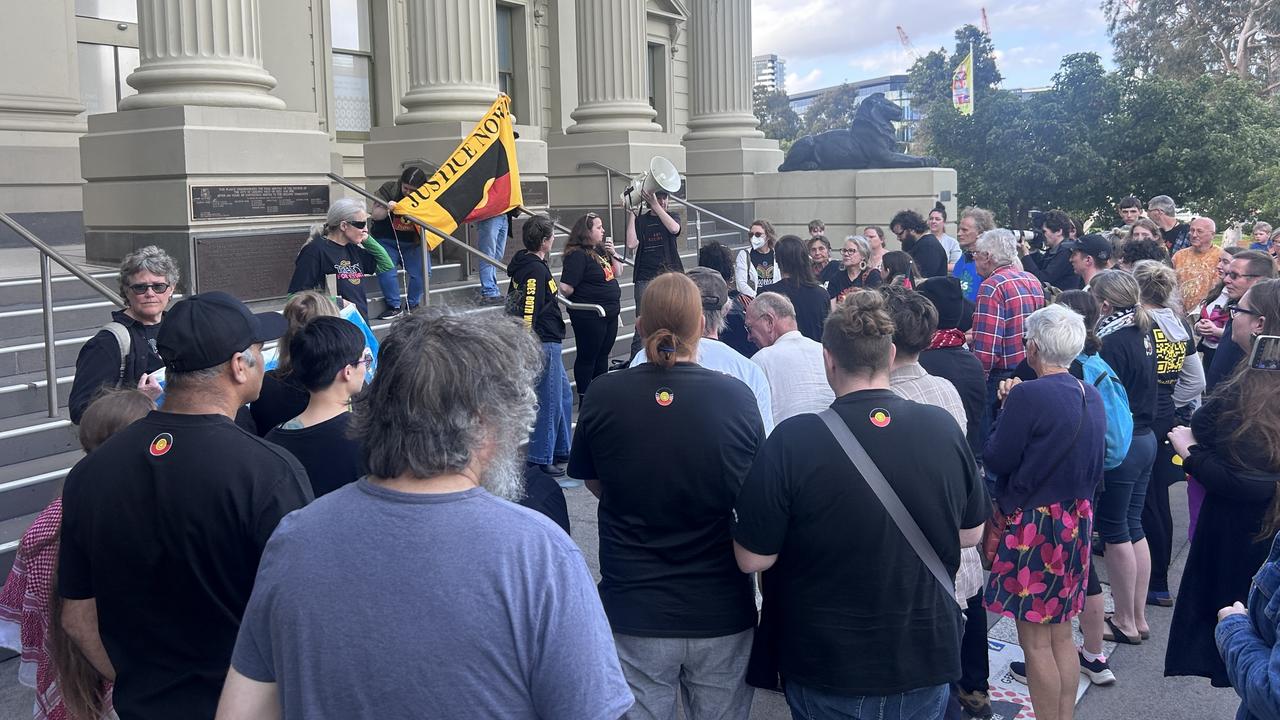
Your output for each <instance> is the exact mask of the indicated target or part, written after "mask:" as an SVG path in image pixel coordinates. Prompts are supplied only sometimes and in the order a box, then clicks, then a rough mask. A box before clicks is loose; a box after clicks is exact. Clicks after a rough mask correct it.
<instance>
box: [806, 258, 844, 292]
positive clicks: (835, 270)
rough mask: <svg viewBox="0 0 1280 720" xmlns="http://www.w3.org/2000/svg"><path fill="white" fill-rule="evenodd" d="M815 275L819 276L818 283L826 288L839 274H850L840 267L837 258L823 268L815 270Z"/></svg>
mask: <svg viewBox="0 0 1280 720" xmlns="http://www.w3.org/2000/svg"><path fill="white" fill-rule="evenodd" d="M814 275H816V276H817V277H818V284H819V285H821V286H822V287H823V288H826V287H827V283H829V282H831V281H832V280H834V279H835V278H836V276H837V275H844V276H845V277H846V278H847V277H848V274H846V273H845V272H844V270H842V269H841V268H840V263H838V262H836V261H835V260H832V261H830V262H828V263H827V264H826V265H823V266H822V269H821V270H819V271H817V272H815V273H814Z"/></svg>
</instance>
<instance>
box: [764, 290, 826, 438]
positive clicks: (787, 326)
mask: <svg viewBox="0 0 1280 720" xmlns="http://www.w3.org/2000/svg"><path fill="white" fill-rule="evenodd" d="M747 332H748V333H749V335H750V337H751V340H752V341H753V342H755V343H756V344H757V345H759V346H760V351H759V352H757V353H756V354H755V355H753V356H752V357H751V362H753V363H755V364H756V365H759V366H760V369H762V370H764V374H765V377H766V378H768V380H769V391H770V394H771V395H772V401H773V422H774V424H775V425H776V424H778V423H781V422H782V421H783V420H786V419H787V418H789V417H793V416H795V415H801V414H804V413H813V412H821V411H822V410H824V409H826V408H827V407H829V406H830V405H831V403H832V402H833V401H834V400H835V399H836V396H835V393H834V392H832V391H831V385H830V384H828V383H827V374H826V370H824V369H823V366H822V345H821V343H818V342H815V341H813V340H810V339H809V338H807V337H805V336H803V335H801V334H800V330H799V329H798V328H797V326H796V310H795V306H793V305H792V304H791V301H790V300H788V299H787V298H786V297H783V296H782V295H779V294H777V293H761V294H760V295H758V296H757V297H756V299H755V302H753V303H751V305H750V306H748V307H747Z"/></svg>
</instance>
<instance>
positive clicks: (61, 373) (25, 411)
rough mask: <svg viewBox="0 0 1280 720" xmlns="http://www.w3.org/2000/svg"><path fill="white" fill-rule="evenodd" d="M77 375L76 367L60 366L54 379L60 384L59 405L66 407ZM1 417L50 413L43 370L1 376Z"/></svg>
mask: <svg viewBox="0 0 1280 720" xmlns="http://www.w3.org/2000/svg"><path fill="white" fill-rule="evenodd" d="M74 377H75V368H74V367H65V368H58V373H57V378H56V380H55V381H54V382H55V383H56V384H57V386H58V406H59V407H66V406H67V399H68V397H69V396H70V395H71V381H72V379H73V378H74ZM0 382H3V384H0V418H8V417H14V416H16V415H29V414H32V413H39V412H45V413H46V414H47V413H48V410H49V403H48V398H47V396H46V394H45V385H46V383H45V374H44V371H43V370H41V371H39V372H33V373H23V374H21V375H9V376H5V377H3V378H0Z"/></svg>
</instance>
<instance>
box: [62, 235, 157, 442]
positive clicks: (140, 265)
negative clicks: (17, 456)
mask: <svg viewBox="0 0 1280 720" xmlns="http://www.w3.org/2000/svg"><path fill="white" fill-rule="evenodd" d="M178 280H179V274H178V263H177V262H176V261H174V259H173V258H172V257H170V256H169V254H168V253H166V252H165V251H164V250H161V249H160V248H158V247H156V246H155V245H148V246H146V247H144V248H139V249H137V250H134V251H133V252H131V253H129V254H128V255H126V256H125V258H124V260H123V261H121V262H120V296H121V297H122V298H124V301H125V308H124V309H123V310H116V311H115V312H113V313H112V314H111V322H109V323H107V324H106V325H105V326H103V328H102V329H101V330H99V331H98V333H97V334H96V335H94V336H93V337H92V338H90V339H89V341H88V342H86V343H85V344H84V347H82V348H80V354H79V355H78V356H77V357H76V376H75V381H74V382H73V383H72V384H71V396H70V398H69V400H68V403H67V404H68V409H69V410H70V411H71V422H73V423H79V422H80V416H81V414H83V413H84V411H85V408H87V407H89V403H91V402H93V400H94V398H96V397H97V396H98V393H99V392H100V391H101V390H102V388H103V387H137V388H138V389H139V390H141V391H143V392H144V393H146V394H147V396H148V397H150V398H151V399H152V400H155V399H156V398H158V397H160V392H161V391H160V383H159V382H157V381H156V380H155V379H154V378H152V377H151V374H152V373H154V372H156V371H157V370H159V369H160V368H162V367H164V361H163V360H161V359H160V355H159V354H158V353H156V336H157V335H159V334H160V323H161V321H162V320H163V319H164V311H165V309H166V308H167V307H168V306H169V300H170V299H171V298H172V297H173V290H174V288H175V287H176V286H177V284H178Z"/></svg>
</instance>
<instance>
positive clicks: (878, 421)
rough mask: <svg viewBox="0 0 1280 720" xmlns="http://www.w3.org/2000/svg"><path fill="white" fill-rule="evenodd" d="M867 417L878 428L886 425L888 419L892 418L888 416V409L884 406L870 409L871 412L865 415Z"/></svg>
mask: <svg viewBox="0 0 1280 720" xmlns="http://www.w3.org/2000/svg"><path fill="white" fill-rule="evenodd" d="M867 419H868V420H870V421H871V424H872V425H875V426H876V427H878V428H882V427H888V425H889V422H890V420H892V418H890V417H889V411H888V410H885V409H884V408H876V409H875V410H872V411H871V414H870V415H869V416H867Z"/></svg>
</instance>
